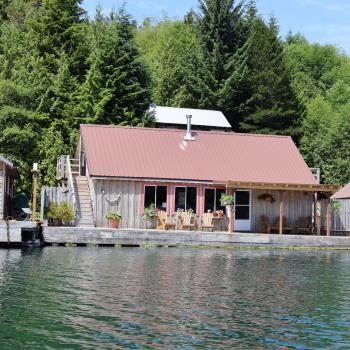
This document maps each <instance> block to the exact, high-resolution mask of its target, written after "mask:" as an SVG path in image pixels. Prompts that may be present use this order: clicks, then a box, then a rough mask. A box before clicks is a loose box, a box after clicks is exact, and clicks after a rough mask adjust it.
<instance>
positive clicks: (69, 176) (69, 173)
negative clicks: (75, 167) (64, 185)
mask: <svg viewBox="0 0 350 350" xmlns="http://www.w3.org/2000/svg"><path fill="white" fill-rule="evenodd" d="M66 157H67V158H66V171H67V180H68V187H69V189H70V191H71V193H72V204H73V208H74V212H75V218H76V219H77V213H78V211H77V206H76V196H75V190H74V183H73V175H72V167H71V163H70V156H66Z"/></svg>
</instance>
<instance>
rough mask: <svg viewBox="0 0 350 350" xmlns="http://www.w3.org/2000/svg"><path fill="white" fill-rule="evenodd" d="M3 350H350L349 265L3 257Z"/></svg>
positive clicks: (341, 255) (206, 256)
mask: <svg viewBox="0 0 350 350" xmlns="http://www.w3.org/2000/svg"><path fill="white" fill-rule="evenodd" d="M0 349H1V350H3V349H350V253H348V252H320V251H317V252H307V251H302V252H296V251H277V250H276V251H230V250H214V249H212V250H204V249H138V248H130V249H129V248H61V247H57V248H55V247H52V248H45V249H43V250H34V251H25V250H22V251H21V250H9V251H8V250H0Z"/></svg>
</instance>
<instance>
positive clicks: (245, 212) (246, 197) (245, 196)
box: [234, 190, 251, 232]
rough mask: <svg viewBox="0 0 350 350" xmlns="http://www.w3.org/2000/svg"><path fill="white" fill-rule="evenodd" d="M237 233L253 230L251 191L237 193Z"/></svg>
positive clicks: (238, 191)
mask: <svg viewBox="0 0 350 350" xmlns="http://www.w3.org/2000/svg"><path fill="white" fill-rule="evenodd" d="M234 230H235V231H236V232H237V231H250V230H251V191H248V190H237V191H236V192H235V227H234Z"/></svg>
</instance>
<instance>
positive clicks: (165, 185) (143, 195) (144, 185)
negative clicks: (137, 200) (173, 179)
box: [141, 182, 171, 215]
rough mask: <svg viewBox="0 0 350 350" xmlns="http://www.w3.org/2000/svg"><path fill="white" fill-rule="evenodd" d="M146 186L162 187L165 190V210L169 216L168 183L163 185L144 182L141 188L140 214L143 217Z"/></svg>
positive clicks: (169, 189)
mask: <svg viewBox="0 0 350 350" xmlns="http://www.w3.org/2000/svg"><path fill="white" fill-rule="evenodd" d="M146 186H163V187H166V188H167V198H166V201H167V202H166V209H167V213H168V215H169V214H170V200H171V193H170V192H171V185H170V184H168V183H163V182H146V183H144V184H142V187H141V214H142V215H143V213H144V209H145V207H144V205H145V187H146Z"/></svg>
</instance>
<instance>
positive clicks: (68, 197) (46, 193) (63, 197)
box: [40, 186, 73, 220]
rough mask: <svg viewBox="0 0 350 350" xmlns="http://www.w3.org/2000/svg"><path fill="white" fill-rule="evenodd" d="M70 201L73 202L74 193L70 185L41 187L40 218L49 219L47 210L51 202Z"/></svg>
mask: <svg viewBox="0 0 350 350" xmlns="http://www.w3.org/2000/svg"><path fill="white" fill-rule="evenodd" d="M61 202H68V203H71V204H72V203H73V198H72V193H71V191H70V190H69V188H68V187H48V186H43V187H42V188H41V206H40V218H41V219H42V220H43V219H47V211H48V209H49V207H50V204H51V203H57V204H59V203H61Z"/></svg>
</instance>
